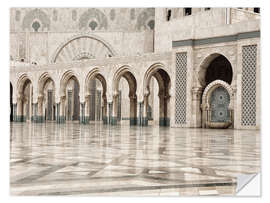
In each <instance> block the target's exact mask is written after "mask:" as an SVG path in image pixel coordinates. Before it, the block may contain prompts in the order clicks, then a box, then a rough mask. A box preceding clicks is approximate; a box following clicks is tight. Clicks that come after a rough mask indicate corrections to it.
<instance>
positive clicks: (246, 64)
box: [241, 45, 257, 126]
mask: <svg viewBox="0 0 270 203" xmlns="http://www.w3.org/2000/svg"><path fill="white" fill-rule="evenodd" d="M256 65H257V45H249V46H243V47H242V68H243V70H242V95H241V97H242V115H241V124H242V125H243V126H255V125H256Z"/></svg>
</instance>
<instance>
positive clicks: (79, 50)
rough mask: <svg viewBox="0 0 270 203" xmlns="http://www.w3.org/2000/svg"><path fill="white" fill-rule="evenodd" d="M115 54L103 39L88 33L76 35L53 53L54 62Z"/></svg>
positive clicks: (66, 61) (98, 57)
mask: <svg viewBox="0 0 270 203" xmlns="http://www.w3.org/2000/svg"><path fill="white" fill-rule="evenodd" d="M109 55H110V56H114V55H115V54H114V53H113V51H112V49H111V47H109V45H107V44H105V43H104V42H103V41H101V39H96V38H93V37H90V36H88V35H78V36H74V37H73V38H71V39H68V41H65V42H64V43H62V44H61V45H60V46H59V47H58V49H57V50H56V52H55V54H54V55H53V57H52V59H53V63H59V62H60V63H61V62H62V63H68V62H71V61H73V60H83V59H93V58H97V59H101V58H107V57H108V56H109Z"/></svg>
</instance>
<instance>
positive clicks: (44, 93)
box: [38, 73, 56, 121]
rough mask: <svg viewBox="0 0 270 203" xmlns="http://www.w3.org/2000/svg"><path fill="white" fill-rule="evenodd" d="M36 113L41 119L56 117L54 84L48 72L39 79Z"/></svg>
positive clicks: (53, 118)
mask: <svg viewBox="0 0 270 203" xmlns="http://www.w3.org/2000/svg"><path fill="white" fill-rule="evenodd" d="M38 84H39V97H38V114H39V116H40V119H39V120H41V121H43V120H44V121H53V120H55V119H56V104H55V84H54V81H53V80H52V78H51V77H50V76H49V74H48V73H44V74H43V75H42V76H41V77H40V79H39V83H38Z"/></svg>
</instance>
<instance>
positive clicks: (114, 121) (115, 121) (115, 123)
mask: <svg viewBox="0 0 270 203" xmlns="http://www.w3.org/2000/svg"><path fill="white" fill-rule="evenodd" d="M111 125H117V117H114V116H113V117H112V118H111Z"/></svg>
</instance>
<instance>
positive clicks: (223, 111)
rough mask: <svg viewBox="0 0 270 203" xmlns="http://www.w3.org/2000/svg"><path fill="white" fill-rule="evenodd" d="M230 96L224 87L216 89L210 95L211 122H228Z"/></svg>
mask: <svg viewBox="0 0 270 203" xmlns="http://www.w3.org/2000/svg"><path fill="white" fill-rule="evenodd" d="M229 104H230V95H229V93H228V91H227V90H226V89H225V88H224V87H217V88H216V89H215V90H214V91H213V92H212V94H211V97H210V105H211V121H212V122H226V121H230V111H229V108H228V107H229Z"/></svg>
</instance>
